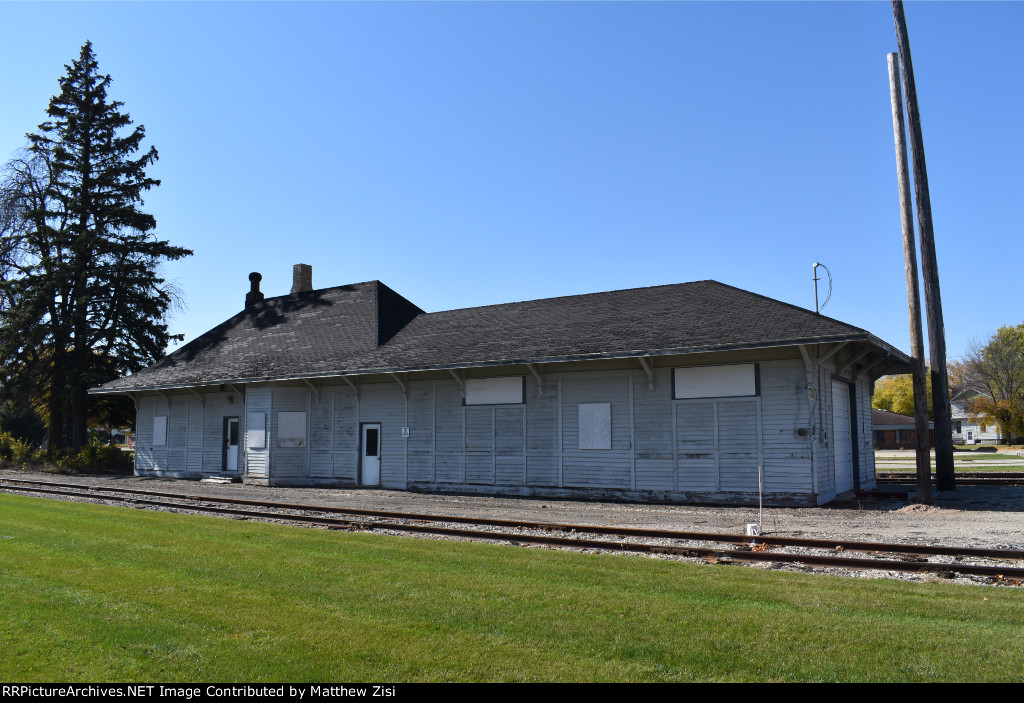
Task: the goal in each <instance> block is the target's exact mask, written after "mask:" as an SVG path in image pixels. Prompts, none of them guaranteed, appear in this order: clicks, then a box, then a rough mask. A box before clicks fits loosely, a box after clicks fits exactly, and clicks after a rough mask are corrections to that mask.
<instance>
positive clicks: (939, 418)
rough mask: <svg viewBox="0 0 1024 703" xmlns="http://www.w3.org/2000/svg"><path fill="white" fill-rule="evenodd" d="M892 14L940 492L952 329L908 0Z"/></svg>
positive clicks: (946, 460)
mask: <svg viewBox="0 0 1024 703" xmlns="http://www.w3.org/2000/svg"><path fill="white" fill-rule="evenodd" d="M892 16H893V20H894V22H895V24H896V44H897V46H898V47H899V51H900V64H901V68H902V71H903V94H904V96H905V98H906V102H907V126H908V127H909V132H910V155H911V159H912V161H913V164H914V195H915V197H916V199H917V229H918V234H919V235H920V238H921V273H922V275H923V276H924V304H925V314H926V315H927V318H928V348H929V351H930V353H931V370H932V417H933V418H934V421H935V479H936V487H937V488H938V489H939V490H940V491H952V490H956V482H955V480H954V477H953V434H952V427H951V426H950V419H949V379H948V378H947V376H946V330H945V325H944V324H943V322H942V299H941V297H940V295H939V264H938V260H937V258H936V256H935V233H934V232H933V231H932V205H931V198H930V197H929V195H928V169H927V168H926V166H925V162H924V137H923V136H922V134H921V111H920V110H919V109H918V106H917V88H916V87H915V86H914V64H913V62H912V61H911V59H910V38H909V37H908V36H907V18H906V16H905V15H904V14H903V0H892Z"/></svg>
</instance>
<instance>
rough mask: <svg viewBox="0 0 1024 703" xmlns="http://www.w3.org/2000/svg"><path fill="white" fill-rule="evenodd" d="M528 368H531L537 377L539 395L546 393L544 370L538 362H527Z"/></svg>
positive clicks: (531, 371)
mask: <svg viewBox="0 0 1024 703" xmlns="http://www.w3.org/2000/svg"><path fill="white" fill-rule="evenodd" d="M526 368H528V369H530V373H532V374H533V376H534V378H536V379H537V395H544V372H543V371H542V370H541V368H540V366H539V365H537V364H527V365H526Z"/></svg>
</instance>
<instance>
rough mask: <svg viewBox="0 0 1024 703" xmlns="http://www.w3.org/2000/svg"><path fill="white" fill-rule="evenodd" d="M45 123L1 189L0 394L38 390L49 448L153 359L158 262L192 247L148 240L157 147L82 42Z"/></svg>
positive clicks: (161, 320) (161, 306) (161, 331)
mask: <svg viewBox="0 0 1024 703" xmlns="http://www.w3.org/2000/svg"><path fill="white" fill-rule="evenodd" d="M65 68H66V74H65V75H64V76H63V77H62V78H61V79H60V81H59V83H60V88H61V91H60V93H59V94H58V95H56V96H54V97H53V98H51V100H50V105H49V108H48V109H47V115H48V117H49V120H47V121H46V122H44V123H42V124H40V125H39V127H38V131H37V132H35V133H32V134H29V135H27V136H28V139H29V145H28V147H27V150H26V152H25V153H24V154H23V155H22V156H21V157H19V158H17V159H15V160H13V161H11V162H9V163H8V164H7V166H6V168H5V170H4V176H3V183H2V186H0V365H2V367H3V371H2V372H0V383H2V390H3V392H4V393H5V394H7V395H12V394H18V393H25V392H32V393H35V394H37V395H41V396H45V398H46V407H47V413H46V414H47V418H46V420H47V426H48V430H47V438H48V441H49V442H50V444H51V446H63V445H65V443H66V433H65V429H64V428H65V424H66V423H67V421H68V420H70V424H71V429H72V431H71V444H72V446H73V447H75V448H77V447H80V446H82V445H83V444H85V442H86V440H87V419H88V414H89V397H88V394H87V391H88V389H89V388H90V387H91V386H94V385H96V384H99V383H103V382H105V381H108V380H110V379H112V378H116V377H118V376H120V375H123V374H125V373H128V372H132V371H137V370H139V369H140V368H142V367H144V366H146V365H148V364H150V363H152V362H153V361H155V360H156V359H158V358H160V357H161V356H162V355H163V353H164V350H165V349H166V347H167V344H168V342H169V341H170V340H171V339H172V338H174V337H173V336H172V335H170V334H169V333H168V331H167V325H166V323H165V318H166V313H167V311H168V309H169V307H170V306H171V304H172V302H173V300H174V291H173V289H172V288H171V287H170V286H169V285H168V284H167V283H166V281H164V280H163V279H162V278H160V277H159V276H158V274H157V271H158V267H159V265H160V263H161V262H162V261H163V260H172V259H179V258H182V257H185V256H188V255H190V254H191V253H192V252H191V251H189V250H187V249H183V248H181V247H175V246H171V244H170V243H168V242H166V241H160V240H158V239H156V237H155V236H153V230H154V229H155V228H156V220H155V218H154V217H153V216H152V215H150V214H147V213H145V212H143V211H142V210H141V209H140V207H141V206H142V205H143V204H144V202H143V194H144V193H145V192H146V191H148V190H149V189H150V188H152V187H154V186H157V185H159V184H160V181H158V180H156V179H153V178H150V177H148V176H147V175H146V168H147V167H148V166H150V165H151V164H153V163H154V162H155V161H156V160H157V152H156V149H155V148H153V147H150V148H149V149H148V150H145V151H143V152H141V155H139V151H140V149H141V147H142V141H143V139H144V138H145V128H144V127H143V126H142V125H138V126H136V127H134V128H133V129H129V127H130V126H131V125H132V120H131V118H130V117H129V115H128V114H127V113H124V112H122V111H121V108H122V107H123V103H120V102H117V101H109V100H108V99H107V88H108V87H109V85H110V83H111V78H110V76H109V75H102V74H100V73H99V70H98V64H97V62H96V57H95V55H94V53H93V50H92V44H91V42H86V43H85V45H84V46H83V47H82V50H81V53H80V55H79V58H78V60H77V61H74V62H73V63H72V65H70V66H65Z"/></svg>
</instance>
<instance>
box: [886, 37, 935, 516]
mask: <svg viewBox="0 0 1024 703" xmlns="http://www.w3.org/2000/svg"><path fill="white" fill-rule="evenodd" d="M888 58H889V95H890V97H891V98H892V132H893V138H894V140H895V142H896V175H897V177H898V180H899V187H900V220H901V223H902V225H903V264H904V266H905V267H906V270H907V310H908V311H909V314H910V356H911V357H912V361H911V369H912V373H913V379H914V430H915V431H916V432H917V502H918V503H924V504H925V505H931V504H932V462H931V452H930V449H929V446H928V383H927V379H926V378H925V367H924V331H923V330H922V329H921V294H920V291H919V286H918V282H917V246H916V245H915V244H914V209H913V205H912V204H911V202H910V167H909V165H908V164H907V143H906V139H905V136H904V135H905V134H906V129H905V128H904V125H903V93H902V92H901V91H900V58H899V56H898V55H897V54H889V57H888Z"/></svg>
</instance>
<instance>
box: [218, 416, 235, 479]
mask: <svg viewBox="0 0 1024 703" xmlns="http://www.w3.org/2000/svg"><path fill="white" fill-rule="evenodd" d="M238 436H239V435H238V418H237V417H225V418H224V445H223V447H224V448H223V451H222V452H221V466H220V468H221V470H222V471H228V472H230V471H238Z"/></svg>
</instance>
